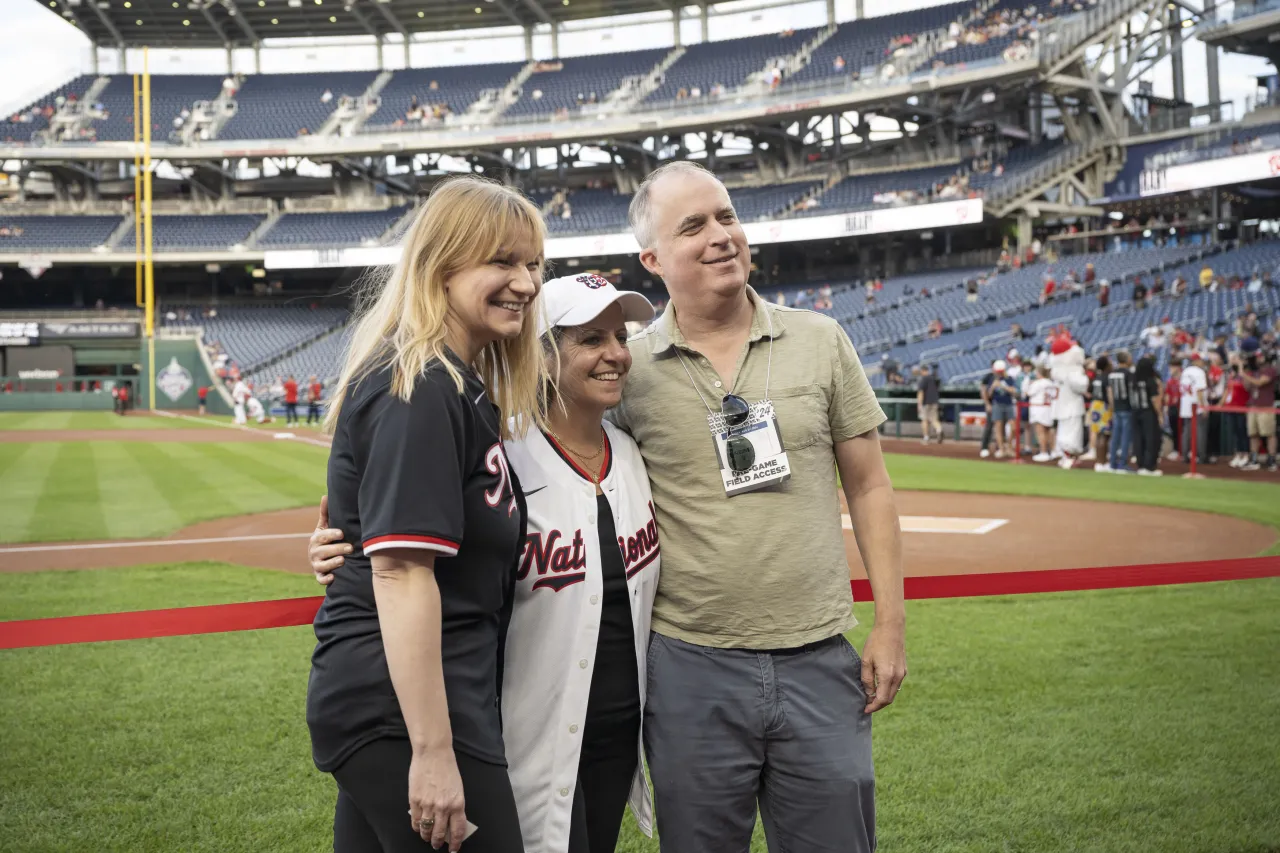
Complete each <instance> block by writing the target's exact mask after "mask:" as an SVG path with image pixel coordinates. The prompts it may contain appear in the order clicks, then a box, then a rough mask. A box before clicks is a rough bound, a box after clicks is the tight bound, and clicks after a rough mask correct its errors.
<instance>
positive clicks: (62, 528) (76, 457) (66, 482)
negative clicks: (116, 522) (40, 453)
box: [22, 441, 123, 542]
mask: <svg viewBox="0 0 1280 853" xmlns="http://www.w3.org/2000/svg"><path fill="white" fill-rule="evenodd" d="M49 446H50V447H52V448H54V457H53V462H52V464H50V465H49V468H48V475H47V476H46V477H45V479H44V485H43V488H41V490H40V496H39V500H37V501H36V505H35V510H34V512H33V513H32V516H31V519H30V521H29V522H28V523H27V526H26V530H25V532H24V533H23V534H22V537H23V539H24V540H25V541H28V542H30V541H36V542H42V541H53V540H65V539H106V538H108V537H109V535H110V534H109V533H108V532H107V525H106V521H105V519H104V518H103V515H102V495H100V494H99V492H98V471H97V460H96V458H95V456H94V450H93V443H92V442H88V441H72V442H56V443H52V444H50V445H49ZM113 497H114V498H115V499H122V498H123V495H115V496H113Z"/></svg>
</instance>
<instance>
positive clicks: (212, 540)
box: [0, 533, 311, 554]
mask: <svg viewBox="0 0 1280 853" xmlns="http://www.w3.org/2000/svg"><path fill="white" fill-rule="evenodd" d="M310 536H311V534H310V533H263V534H260V535H257V536H213V537H209V538H208V539H142V540H139V541H135V542H98V543H96V544H95V543H81V544H78V545H30V546H27V547H21V548H0V554H32V553H35V552H37V551H95V550H97V549H99V548H158V547H163V546H165V545H218V544H222V543H225V542H262V541H264V540H268V539H306V538H309V537H310Z"/></svg>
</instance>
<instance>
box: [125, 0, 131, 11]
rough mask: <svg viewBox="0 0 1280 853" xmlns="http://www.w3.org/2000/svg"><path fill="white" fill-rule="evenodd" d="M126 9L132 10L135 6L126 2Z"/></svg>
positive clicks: (127, 0)
mask: <svg viewBox="0 0 1280 853" xmlns="http://www.w3.org/2000/svg"><path fill="white" fill-rule="evenodd" d="M124 7H125V8H126V9H132V8H133V4H132V3H130V2H129V0H125V3H124Z"/></svg>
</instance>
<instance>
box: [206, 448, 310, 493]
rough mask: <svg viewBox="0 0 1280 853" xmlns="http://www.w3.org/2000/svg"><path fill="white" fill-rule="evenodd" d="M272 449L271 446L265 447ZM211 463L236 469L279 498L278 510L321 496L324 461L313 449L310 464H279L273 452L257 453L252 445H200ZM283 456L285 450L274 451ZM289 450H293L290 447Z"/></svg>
mask: <svg viewBox="0 0 1280 853" xmlns="http://www.w3.org/2000/svg"><path fill="white" fill-rule="evenodd" d="M266 446H267V447H274V445H266ZM201 447H202V448H203V450H204V452H205V453H206V454H207V455H208V456H209V458H210V459H211V460H215V461H220V462H222V463H223V464H226V465H228V466H235V467H238V468H239V469H240V470H241V472H242V473H243V474H244V476H246V477H249V478H250V479H252V480H254V481H256V482H257V483H258V484H259V485H260V486H261V487H262V488H263V489H265V490H269V491H271V492H274V493H275V494H277V495H279V496H281V499H282V500H283V503H282V504H281V507H286V506H300V505H304V504H307V503H319V501H320V495H322V494H324V484H325V472H326V469H325V462H324V457H323V456H321V455H320V454H321V451H320V449H319V448H316V451H315V453H316V458H315V461H314V462H313V463H312V465H308V466H295V465H283V464H280V462H279V457H277V456H276V454H275V453H263V452H261V447H262V446H261V445H256V444H234V445H231V444H205V445H201ZM276 449H277V450H280V451H281V452H284V453H287V452H289V451H288V450H284V449H283V448H276ZM291 449H296V446H294V447H293V448H291Z"/></svg>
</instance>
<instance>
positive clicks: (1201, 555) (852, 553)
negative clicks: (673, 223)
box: [0, 492, 1276, 578]
mask: <svg viewBox="0 0 1280 853" xmlns="http://www.w3.org/2000/svg"><path fill="white" fill-rule="evenodd" d="M897 499H898V510H899V513H900V515H901V516H902V525H903V529H904V533H903V543H904V546H903V547H904V563H905V569H906V573H907V574H908V575H910V576H925V575H954V574H970V573H982V572H1005V571H1025V570H1039V569H1073V568H1086V567H1092V566H1118V565H1131V564H1135V563H1163V562H1176V561H1180V560H1207V559H1227V558H1231V557H1251V556H1254V555H1256V554H1257V553H1258V552H1260V551H1262V550H1264V549H1265V548H1267V547H1269V546H1270V545H1271V544H1272V543H1273V542H1274V541H1275V539H1276V533H1275V531H1274V530H1272V529H1271V528H1270V527H1266V526H1264V525H1260V524H1253V523H1251V522H1247V521H1241V520H1239V519H1234V518H1227V517H1225V516H1218V515H1211V514H1208V513H1200V512H1190V511H1187V510H1174V509H1163V508H1157V507H1147V506H1139V505H1134V504H1112V503H1099V502H1096V501H1076V500H1058V499H1053V498H1039V497H1013V496H1006V495H977V494H957V493H952V492H898V494H897ZM315 522H316V509H315V508H314V507H302V508H299V509H290V510H281V511H278V512H265V513H259V514H256V515H246V516H236V517H232V518H222V519H217V520H215V521H205V522H201V523H199V524H194V525H191V526H190V527H187V528H184V529H182V530H179V531H177V532H175V533H174V534H173V535H171V536H168V537H166V538H164V539H155V540H145V541H135V542H118V541H117V542H58V543H50V544H47V545H41V544H38V543H33V544H23V545H14V546H0V568H3V570H6V571H44V570H56V569H98V568H111V567H117V566H136V565H140V564H146V563H180V562H187V561H192V560H218V561H223V562H228V563H238V564H241V565H246V566H257V567H262V568H270V569H281V570H284V571H290V572H304V573H305V572H308V571H309V570H310V569H309V567H308V565H307V560H306V543H307V537H308V536H310V535H311V531H312V529H313V528H314V527H315ZM847 526H848V525H847V524H846V527H847ZM944 530H945V531H948V532H937V531H944ZM845 548H846V551H847V553H848V558H849V566H850V576H851V577H854V578H862V577H866V572H865V570H864V569H863V566H862V559H861V557H860V556H859V554H858V548H857V543H856V542H855V540H854V537H853V533H852V532H851V531H850V530H846V531H845Z"/></svg>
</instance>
